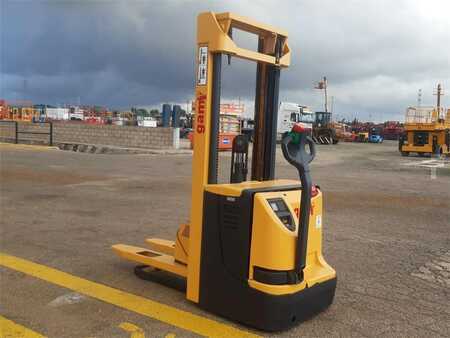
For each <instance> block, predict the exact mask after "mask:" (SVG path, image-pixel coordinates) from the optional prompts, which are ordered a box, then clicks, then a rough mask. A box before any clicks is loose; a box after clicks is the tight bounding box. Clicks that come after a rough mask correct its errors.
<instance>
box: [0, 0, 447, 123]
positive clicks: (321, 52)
mask: <svg viewBox="0 0 450 338" xmlns="http://www.w3.org/2000/svg"><path fill="white" fill-rule="evenodd" d="M449 7H450V6H449V5H448V2H446V1H438V0H436V1H428V2H418V1H343V2H342V1H341V2H336V1H248V2H245V1H234V2H230V1H214V2H206V1H163V0H161V1H159V0H158V1H157V0H153V1H81V0H79V1H7V0H4V1H3V2H2V7H1V11H2V14H1V15H2V17H1V18H2V20H1V21H2V23H1V30H2V36H1V48H2V69H1V72H2V93H1V96H3V97H6V98H9V99H18V98H24V96H26V97H27V98H30V99H32V100H33V101H34V102H48V103H63V102H72V103H75V102H77V98H78V97H80V98H81V101H82V102H85V103H91V104H94V103H98V104H105V105H109V106H116V107H126V106H129V105H131V104H136V105H155V104H159V103H161V102H163V101H171V102H174V101H175V102H184V101H186V100H187V99H189V98H191V97H192V93H193V86H194V76H195V70H194V57H195V50H196V47H195V29H196V27H195V19H196V15H197V14H198V13H199V12H201V11H205V10H212V11H228V10H229V11H234V12H237V13H239V14H241V15H244V16H249V17H252V18H254V19H256V20H258V21H262V22H266V23H269V24H272V25H275V26H279V27H282V28H284V29H286V30H287V31H288V32H289V34H290V35H289V41H290V46H291V49H292V53H293V54H292V55H293V58H292V66H291V67H290V68H289V69H288V70H287V71H285V72H283V74H282V87H281V89H282V90H281V93H280V98H281V99H282V100H289V101H297V102H300V103H303V104H309V105H313V106H314V107H315V108H319V107H320V103H321V95H320V93H318V92H317V91H315V90H314V89H313V86H314V82H316V81H317V80H319V79H320V77H321V76H323V75H327V76H328V78H329V80H330V83H329V85H330V95H333V96H335V106H336V110H337V111H341V112H363V113H364V112H365V113H366V115H365V116H366V117H368V116H369V115H368V114H372V113H373V114H376V113H384V114H385V115H386V116H385V117H386V118H388V117H389V114H396V113H400V114H401V113H402V112H403V110H404V108H405V107H406V106H407V105H411V104H414V103H415V98H416V93H417V90H418V88H423V90H424V101H429V102H428V103H431V102H432V101H431V100H432V95H431V94H432V88H433V87H434V86H435V85H436V83H437V82H438V81H440V82H443V83H444V85H447V86H450V80H449V79H450V65H449V56H450V47H449V44H448V41H450V23H449V21H448V18H447V17H446V16H447V14H445V13H448V10H449V9H450V8H449ZM227 70H228V69H227ZM229 70H231V72H229V74H228V73H225V74H224V96H225V97H227V98H237V97H238V96H240V97H241V98H242V99H243V100H248V99H249V98H251V96H252V95H253V92H254V89H253V88H254V75H253V73H252V72H253V71H254V66H249V65H248V63H246V62H239V61H237V60H232V65H231V67H230V69H229Z"/></svg>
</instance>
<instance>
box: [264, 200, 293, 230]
mask: <svg viewBox="0 0 450 338" xmlns="http://www.w3.org/2000/svg"><path fill="white" fill-rule="evenodd" d="M267 202H268V203H269V205H270V207H271V208H272V210H273V212H274V213H275V214H276V215H277V216H278V218H279V220H280V221H281V223H283V224H284V226H285V227H286V228H287V229H288V230H290V231H295V222H294V219H293V217H292V215H291V212H290V211H289V208H288V206H287V205H286V203H285V202H284V200H283V199H282V198H272V199H268V200H267Z"/></svg>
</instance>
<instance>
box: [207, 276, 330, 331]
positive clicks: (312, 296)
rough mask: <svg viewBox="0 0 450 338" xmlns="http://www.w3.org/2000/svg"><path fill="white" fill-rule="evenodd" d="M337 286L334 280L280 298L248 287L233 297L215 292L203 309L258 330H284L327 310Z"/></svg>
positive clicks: (209, 294)
mask: <svg viewBox="0 0 450 338" xmlns="http://www.w3.org/2000/svg"><path fill="white" fill-rule="evenodd" d="M336 283H337V279H336V278H333V279H331V280H328V281H326V282H323V283H319V284H316V285H314V286H313V287H310V288H306V289H304V290H302V291H299V292H297V293H295V294H289V295H280V296H274V295H269V294H266V293H263V292H260V291H258V290H256V289H253V288H251V287H249V286H247V287H245V288H237V289H235V290H234V292H235V293H234V294H232V293H229V292H227V291H228V290H227V291H225V292H223V291H224V290H215V292H211V293H210V292H208V295H205V294H204V297H202V301H201V302H200V306H201V307H202V308H204V309H206V310H208V311H210V312H213V313H216V314H219V315H221V316H223V317H226V318H229V319H231V320H234V321H237V322H239V323H241V324H244V325H247V326H251V327H253V328H256V329H258V330H263V331H270V332H276V331H282V330H286V329H288V328H290V327H292V326H294V325H297V324H298V323H300V322H302V321H305V320H307V319H309V318H311V317H312V316H314V315H315V314H317V313H319V312H322V311H323V310H325V309H326V308H327V307H328V306H329V305H330V304H331V303H332V302H333V298H334V293H335V290H336ZM211 291H212V290H211ZM229 291H231V290H229ZM208 296H211V297H210V298H209V297H208ZM208 298H209V299H208Z"/></svg>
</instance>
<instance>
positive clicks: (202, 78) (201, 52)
mask: <svg viewBox="0 0 450 338" xmlns="http://www.w3.org/2000/svg"><path fill="white" fill-rule="evenodd" d="M207 70H208V47H206V46H204V47H199V49H198V76H197V84H198V85H199V86H204V85H206V81H207Z"/></svg>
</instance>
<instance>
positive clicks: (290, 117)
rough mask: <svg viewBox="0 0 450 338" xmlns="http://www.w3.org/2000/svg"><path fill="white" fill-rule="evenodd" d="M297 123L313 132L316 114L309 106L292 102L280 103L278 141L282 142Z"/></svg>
mask: <svg viewBox="0 0 450 338" xmlns="http://www.w3.org/2000/svg"><path fill="white" fill-rule="evenodd" d="M295 123H300V124H301V125H302V126H303V127H304V128H308V129H311V130H312V127H313V123H314V112H313V111H312V110H311V109H310V108H308V107H307V106H302V105H300V104H297V103H292V102H280V107H279V108H278V123H277V139H278V140H281V138H282V136H283V134H284V133H286V132H289V131H291V129H292V127H293V125H294V124H295Z"/></svg>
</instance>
